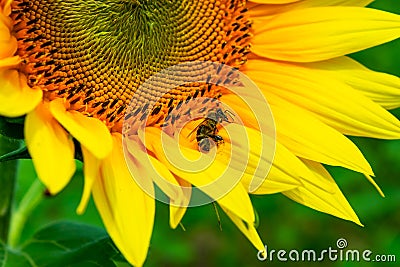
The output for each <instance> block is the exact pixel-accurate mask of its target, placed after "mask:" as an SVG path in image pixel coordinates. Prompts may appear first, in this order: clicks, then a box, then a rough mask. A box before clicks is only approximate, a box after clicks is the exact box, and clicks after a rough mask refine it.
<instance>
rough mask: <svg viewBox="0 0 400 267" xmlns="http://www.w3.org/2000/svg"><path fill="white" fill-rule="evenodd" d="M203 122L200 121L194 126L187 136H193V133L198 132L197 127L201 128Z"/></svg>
mask: <svg viewBox="0 0 400 267" xmlns="http://www.w3.org/2000/svg"><path fill="white" fill-rule="evenodd" d="M202 123H203V122H199V124H197V126H196V127H194V129H193V130H192V131H191V132H190V133H189V134H188V135H187V137H191V136H192V135H193V133H194V132H196V131H197V129H199V127H200V125H201V124H202Z"/></svg>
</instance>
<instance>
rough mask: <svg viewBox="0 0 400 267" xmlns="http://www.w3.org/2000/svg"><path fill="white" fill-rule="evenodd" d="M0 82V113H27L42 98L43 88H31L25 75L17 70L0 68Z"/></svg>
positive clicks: (6, 114)
mask: <svg viewBox="0 0 400 267" xmlns="http://www.w3.org/2000/svg"><path fill="white" fill-rule="evenodd" d="M10 61H12V60H11V59H10ZM0 84H1V86H0V115H3V116H6V117H18V116H22V115H25V114H26V113H28V112H30V111H32V110H33V109H34V108H35V107H36V106H37V105H38V104H39V102H40V101H41V100H42V94H43V93H42V90H40V89H39V88H35V89H32V88H30V87H29V86H28V85H27V83H26V78H25V76H24V75H23V74H21V73H19V72H18V71H16V70H12V69H3V68H0Z"/></svg>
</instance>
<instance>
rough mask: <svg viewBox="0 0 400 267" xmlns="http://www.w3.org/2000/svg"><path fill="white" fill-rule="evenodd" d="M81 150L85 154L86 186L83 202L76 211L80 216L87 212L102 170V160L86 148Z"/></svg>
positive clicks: (84, 171)
mask: <svg viewBox="0 0 400 267" xmlns="http://www.w3.org/2000/svg"><path fill="white" fill-rule="evenodd" d="M81 149H82V154H83V174H84V179H85V184H84V187H83V193H82V198H81V202H80V203H79V206H78V208H77V209H76V212H77V213H78V214H82V213H84V212H85V209H86V207H87V203H88V202H89V198H90V193H91V191H92V187H93V183H94V182H95V180H96V179H98V176H99V169H100V160H99V159H97V158H96V157H94V156H93V155H92V154H91V153H90V152H89V151H88V150H87V149H86V148H85V147H84V146H81Z"/></svg>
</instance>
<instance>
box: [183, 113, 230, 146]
mask: <svg viewBox="0 0 400 267" xmlns="http://www.w3.org/2000/svg"><path fill="white" fill-rule="evenodd" d="M227 112H228V110H225V111H223V110H222V109H220V108H219V109H217V110H216V111H212V112H210V113H209V114H208V116H207V118H205V119H204V120H203V121H202V122H201V123H200V124H199V125H198V126H197V127H196V128H195V129H194V130H193V131H192V132H191V133H190V134H189V135H191V134H192V133H194V132H196V141H197V144H198V146H199V150H200V151H201V152H204V153H208V152H210V149H211V147H212V143H211V140H212V141H214V142H215V144H216V145H217V147H220V146H221V145H222V144H224V139H223V138H222V137H221V136H220V135H218V128H217V126H218V124H219V123H222V122H224V121H226V122H231V121H230V120H229V118H228V116H227V115H226V114H228V113H227ZM230 116H231V115H230ZM231 117H232V116H231ZM210 139H211V140H210Z"/></svg>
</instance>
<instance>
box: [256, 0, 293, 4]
mask: <svg viewBox="0 0 400 267" xmlns="http://www.w3.org/2000/svg"><path fill="white" fill-rule="evenodd" d="M298 1H300V0H250V2H253V3H260V4H287V3H293V2H298Z"/></svg>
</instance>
